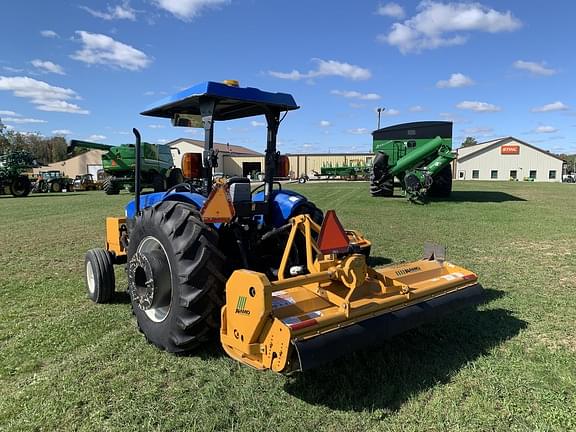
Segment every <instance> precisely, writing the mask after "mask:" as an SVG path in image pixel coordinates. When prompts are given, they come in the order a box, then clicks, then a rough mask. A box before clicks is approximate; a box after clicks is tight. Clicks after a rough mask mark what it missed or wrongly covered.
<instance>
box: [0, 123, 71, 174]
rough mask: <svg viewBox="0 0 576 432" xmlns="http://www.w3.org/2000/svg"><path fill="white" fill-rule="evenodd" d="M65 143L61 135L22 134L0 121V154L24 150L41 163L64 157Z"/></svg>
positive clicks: (65, 155) (65, 154) (65, 152)
mask: <svg viewBox="0 0 576 432" xmlns="http://www.w3.org/2000/svg"><path fill="white" fill-rule="evenodd" d="M66 149H67V143H66V140H65V139H64V138H63V137H61V136H53V137H45V136H42V135H39V134H24V133H21V132H16V131H14V130H12V129H8V128H6V126H4V125H3V124H2V122H1V121H0V155H2V154H6V153H9V152H11V151H15V150H26V151H29V152H30V153H32V155H33V157H34V159H36V160H37V161H38V162H39V163H41V164H49V163H53V162H58V161H61V160H64V159H66V157H67V150H66Z"/></svg>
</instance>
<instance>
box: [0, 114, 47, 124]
mask: <svg viewBox="0 0 576 432" xmlns="http://www.w3.org/2000/svg"><path fill="white" fill-rule="evenodd" d="M2 121H7V122H10V123H16V124H28V123H48V122H47V121H46V120H40V119H35V118H26V117H20V116H17V117H3V118H2Z"/></svg>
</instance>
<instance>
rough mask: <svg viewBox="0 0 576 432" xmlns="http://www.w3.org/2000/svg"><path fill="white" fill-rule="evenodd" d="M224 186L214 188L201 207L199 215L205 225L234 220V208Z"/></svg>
mask: <svg viewBox="0 0 576 432" xmlns="http://www.w3.org/2000/svg"><path fill="white" fill-rule="evenodd" d="M230 201H231V200H230V196H229V195H228V191H227V190H226V189H225V188H224V186H215V187H214V189H212V192H210V195H209V196H208V199H207V200H206V202H205V203H204V205H203V206H202V210H200V214H201V215H202V220H203V221H204V222H205V223H226V222H230V221H231V220H232V219H233V218H234V214H235V211H234V206H233V205H232V203H231V202H230Z"/></svg>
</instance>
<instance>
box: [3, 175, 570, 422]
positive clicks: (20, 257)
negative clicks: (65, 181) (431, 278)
mask: <svg viewBox="0 0 576 432" xmlns="http://www.w3.org/2000/svg"><path fill="white" fill-rule="evenodd" d="M294 189H297V190H299V191H302V192H304V193H305V194H306V195H307V196H308V197H309V198H310V199H312V200H313V201H315V202H316V203H317V204H318V205H319V207H321V208H323V209H324V210H326V209H329V208H334V209H336V210H337V211H338V214H339V216H340V218H341V219H342V221H343V222H344V225H345V226H347V227H350V228H352V227H355V228H357V229H359V230H361V231H363V232H364V233H365V234H366V235H367V237H369V238H370V239H371V240H372V241H373V242H374V247H373V249H372V251H373V264H375V265H381V264H383V263H386V262H388V260H392V261H400V260H411V259H417V258H419V257H420V254H421V250H422V244H423V242H424V241H425V240H432V241H435V242H438V243H443V244H445V245H447V247H448V255H449V259H450V260H451V261H453V262H455V263H458V264H460V265H463V266H465V267H468V268H470V269H471V270H473V271H475V272H477V273H478V274H479V276H480V280H481V282H482V284H483V285H484V287H485V288H486V290H487V296H486V302H485V303H484V304H483V305H482V306H480V307H479V308H478V310H466V311H464V312H459V313H457V314H453V315H451V316H449V317H448V318H446V319H445V320H443V321H442V322H437V323H434V324H431V325H428V326H426V327H424V328H421V329H418V330H415V331H412V332H410V333H407V334H405V335H403V336H401V337H398V338H396V339H394V340H392V341H390V342H388V343H386V344H385V345H384V346H383V347H381V348H378V349H376V350H371V351H366V352H359V353H356V354H353V355H349V356H346V357H344V358H342V359H341V360H338V361H335V362H333V363H330V364H327V365H326V366H324V367H323V368H322V369H318V370H314V371H311V372H310V373H306V374H299V375H295V376H291V377H285V376H281V375H276V374H274V373H271V372H264V373H263V372H257V371H254V370H252V369H250V368H248V367H245V366H242V365H240V364H238V363H236V362H234V361H233V360H231V359H229V358H228V357H226V356H225V355H224V354H223V352H222V350H221V349H220V348H219V346H218V344H217V343H214V344H213V345H212V346H209V347H207V348H206V349H205V350H203V351H202V352H199V353H197V355H194V356H188V357H176V356H173V355H169V354H166V353H163V352H160V351H158V350H157V349H155V348H154V347H153V346H151V345H148V344H147V343H146V342H145V340H144V338H143V337H142V336H141V335H140V334H139V333H138V331H137V329H136V326H135V322H134V319H133V317H132V315H131V312H130V305H129V304H128V302H127V300H126V296H120V297H119V301H118V302H117V303H116V304H112V305H96V304H93V303H91V302H89V301H88V300H87V298H86V296H85V294H84V281H83V263H84V253H85V251H86V250H87V249H89V248H92V247H97V246H101V245H102V243H103V237H104V218H105V216H107V215H115V214H117V215H121V214H122V211H123V205H124V204H125V202H126V201H127V200H128V198H129V196H128V195H126V194H121V195H120V196H115V197H114V196H105V195H104V194H103V193H100V192H92V193H71V194H59V195H40V196H31V197H29V198H25V199H14V198H11V197H0V245H1V247H0V382H1V383H0V430H6V431H14V430H47V431H54V430H58V431H61V430H62V431H64V430H86V431H96V430H129V431H133V430H199V431H212V430H234V431H273V430H278V431H324V430H325V431H376V430H402V431H404V430H415V431H422V430H451V431H453V430H481V431H487V430H503V431H512V430H527V431H534V430H576V415H575V408H576V283H575V282H576V259H575V258H576V254H575V252H574V244H576V223H575V218H574V214H575V213H576V200H575V199H574V197H575V196H576V185H568V184H537V183H522V182H520V183H505V182H497V183H488V182H486V183H482V182H467V183H456V184H455V192H454V195H453V198H452V200H450V201H445V202H433V203H431V204H429V205H425V206H416V205H412V204H409V203H408V202H406V201H405V200H404V199H401V198H393V199H388V200H386V199H373V198H371V197H370V196H369V195H368V191H367V189H368V186H367V184H366V183H333V184H307V185H303V186H299V187H298V186H296V187H294ZM117 279H118V287H117V289H118V290H124V287H125V285H126V279H125V277H124V275H123V270H122V269H120V268H118V269H117Z"/></svg>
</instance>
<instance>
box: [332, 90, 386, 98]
mask: <svg viewBox="0 0 576 432" xmlns="http://www.w3.org/2000/svg"><path fill="white" fill-rule="evenodd" d="M330 93H331V94H333V95H337V96H342V97H345V98H349V99H361V100H378V99H380V95H379V94H376V93H360V92H357V91H353V90H332V91H331V92H330Z"/></svg>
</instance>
